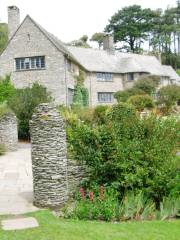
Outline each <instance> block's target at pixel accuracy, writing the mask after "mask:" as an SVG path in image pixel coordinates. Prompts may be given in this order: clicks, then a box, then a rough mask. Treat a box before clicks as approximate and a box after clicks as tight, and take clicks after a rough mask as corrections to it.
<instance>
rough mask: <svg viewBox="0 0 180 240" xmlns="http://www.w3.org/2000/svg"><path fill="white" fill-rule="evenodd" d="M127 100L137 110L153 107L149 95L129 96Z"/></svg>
mask: <svg viewBox="0 0 180 240" xmlns="http://www.w3.org/2000/svg"><path fill="white" fill-rule="evenodd" d="M127 102H128V103H129V104H132V105H133V106H134V107H135V108H136V109H137V110H138V111H142V110H144V109H145V108H147V109H151V108H153V107H154V103H153V99H152V97H151V96H149V95H135V96H131V97H130V98H129V99H128V101H127Z"/></svg>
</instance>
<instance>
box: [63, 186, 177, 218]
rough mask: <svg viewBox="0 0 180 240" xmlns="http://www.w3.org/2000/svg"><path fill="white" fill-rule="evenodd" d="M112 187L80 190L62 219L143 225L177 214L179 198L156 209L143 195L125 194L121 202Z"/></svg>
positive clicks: (169, 199) (172, 199)
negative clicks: (134, 222)
mask: <svg viewBox="0 0 180 240" xmlns="http://www.w3.org/2000/svg"><path fill="white" fill-rule="evenodd" d="M118 196H119V193H118V192H117V190H114V188H112V187H103V186H101V187H99V188H98V187H97V186H95V187H94V188H91V189H90V190H89V189H87V190H85V189H84V188H82V187H81V188H80V192H79V194H78V197H76V201H75V204H74V206H73V207H72V206H71V208H69V205H67V206H65V207H64V208H63V209H62V211H63V212H64V216H65V218H74V219H79V220H82V219H85V220H105V221H129V220H131V221H132V220H136V221H139V220H141V221H143V220H153V219H158V220H159V219H160V220H165V219H169V218H176V217H178V215H179V214H180V198H179V197H178V198H170V197H167V198H164V199H163V201H162V202H161V203H160V208H159V209H156V205H155V203H154V202H153V201H152V199H150V198H148V197H147V194H145V193H144V192H143V191H139V192H137V193H134V192H133V191H130V192H126V193H125V195H124V196H123V198H122V199H119V197H118Z"/></svg>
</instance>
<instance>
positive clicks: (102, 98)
mask: <svg viewBox="0 0 180 240" xmlns="http://www.w3.org/2000/svg"><path fill="white" fill-rule="evenodd" d="M113 100H114V97H113V93H112V92H99V93H98V102H99V103H111V102H113Z"/></svg>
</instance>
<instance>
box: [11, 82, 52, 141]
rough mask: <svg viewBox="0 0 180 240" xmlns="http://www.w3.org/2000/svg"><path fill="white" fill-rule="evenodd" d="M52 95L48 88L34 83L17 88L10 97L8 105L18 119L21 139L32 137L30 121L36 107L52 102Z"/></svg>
mask: <svg viewBox="0 0 180 240" xmlns="http://www.w3.org/2000/svg"><path fill="white" fill-rule="evenodd" d="M50 101H51V97H50V94H49V93H48V92H47V90H46V88H45V87H43V86H41V85H39V84H38V83H34V84H33V85H32V87H31V88H30V87H26V88H24V89H17V90H16V91H15V94H14V95H13V96H12V97H11V98H10V99H9V101H8V105H9V106H10V108H11V109H12V110H13V111H14V113H15V114H16V117H17V119H18V136H19V138H21V139H30V133H29V121H30V119H31V117H32V114H33V111H34V109H35V107H37V106H38V105H39V104H40V103H45V102H50Z"/></svg>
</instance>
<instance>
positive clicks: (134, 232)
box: [0, 211, 180, 240]
mask: <svg viewBox="0 0 180 240" xmlns="http://www.w3.org/2000/svg"><path fill="white" fill-rule="evenodd" d="M28 216H34V217H35V218H36V219H37V220H38V222H39V224H40V227H38V228H34V229H29V230H20V231H3V230H2V229H0V240H57V239H58V240H91V239H93V240H121V239H122V240H124V239H128V240H179V239H180V220H174V221H149V222H127V223H117V224H114V223H104V222H87V221H73V220H59V219H58V218H56V217H54V216H53V215H52V214H51V213H50V212H49V211H39V212H36V213H32V214H28Z"/></svg>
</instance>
